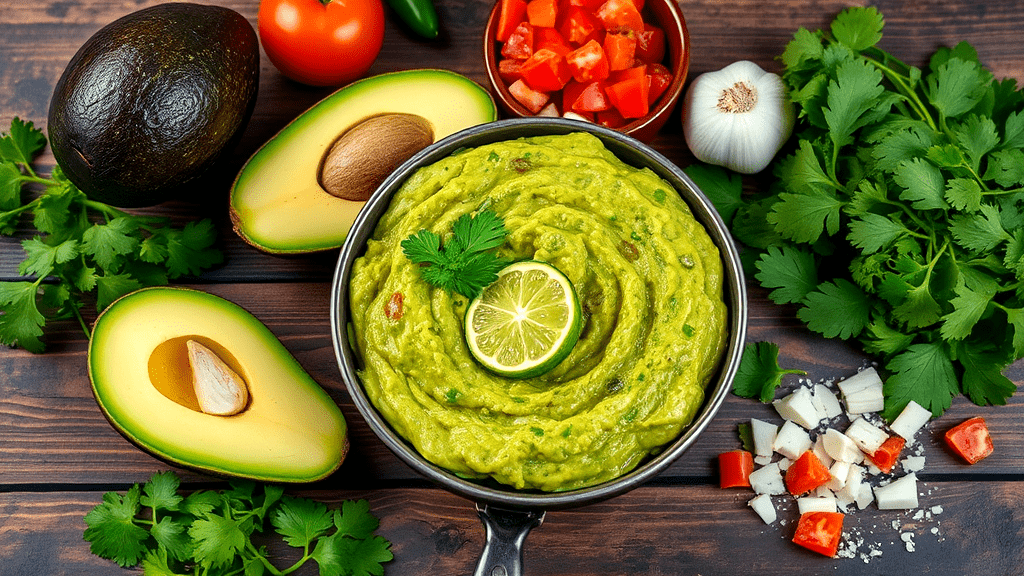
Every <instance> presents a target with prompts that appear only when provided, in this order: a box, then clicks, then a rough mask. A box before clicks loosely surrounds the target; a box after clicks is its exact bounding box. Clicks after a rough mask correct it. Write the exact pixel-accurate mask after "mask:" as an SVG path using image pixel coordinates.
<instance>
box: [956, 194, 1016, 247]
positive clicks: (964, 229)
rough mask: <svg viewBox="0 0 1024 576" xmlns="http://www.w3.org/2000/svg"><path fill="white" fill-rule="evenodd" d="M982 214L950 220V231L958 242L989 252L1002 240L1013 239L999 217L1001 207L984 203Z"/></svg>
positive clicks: (981, 208) (981, 209) (961, 216)
mask: <svg viewBox="0 0 1024 576" xmlns="http://www.w3.org/2000/svg"><path fill="white" fill-rule="evenodd" d="M979 208H980V211H981V213H980V214H969V215H960V216H954V217H953V218H952V219H951V220H950V224H949V232H950V234H952V236H953V239H954V240H956V242H957V244H959V245H961V246H963V247H964V248H967V249H968V250H974V251H976V252H988V251H991V250H992V249H994V248H995V247H996V246H998V245H999V244H1001V243H1002V242H1007V241H1011V240H1013V237H1012V236H1010V233H1009V232H1007V231H1006V229H1004V228H1003V224H1002V222H1001V221H1000V218H999V207H998V206H992V205H991V204H984V205H982V206H980V207H979Z"/></svg>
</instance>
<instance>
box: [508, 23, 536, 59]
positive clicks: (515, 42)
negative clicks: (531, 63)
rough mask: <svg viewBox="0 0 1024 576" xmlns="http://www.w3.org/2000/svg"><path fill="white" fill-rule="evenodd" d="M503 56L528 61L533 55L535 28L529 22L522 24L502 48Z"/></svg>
mask: <svg viewBox="0 0 1024 576" xmlns="http://www.w3.org/2000/svg"><path fill="white" fill-rule="evenodd" d="M501 55H502V56H504V57H506V58H515V59H517V60H526V59H527V58H529V57H530V56H532V55H533V26H531V25H530V23H529V22H520V23H519V25H518V26H516V29H515V31H514V32H512V34H511V35H510V36H509V37H508V41H506V42H505V44H504V45H502V47H501Z"/></svg>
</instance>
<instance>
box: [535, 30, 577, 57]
mask: <svg viewBox="0 0 1024 576" xmlns="http://www.w3.org/2000/svg"><path fill="white" fill-rule="evenodd" d="M543 48H547V49H548V50H551V51H552V52H556V53H558V54H561V55H562V56H565V55H566V54H568V53H569V52H572V46H570V45H569V43H568V42H566V41H565V38H564V37H563V36H562V34H561V32H559V31H558V30H555V29H554V28H536V27H535V28H534V29H533V51H534V53H536V52H537V51H538V50H541V49H543Z"/></svg>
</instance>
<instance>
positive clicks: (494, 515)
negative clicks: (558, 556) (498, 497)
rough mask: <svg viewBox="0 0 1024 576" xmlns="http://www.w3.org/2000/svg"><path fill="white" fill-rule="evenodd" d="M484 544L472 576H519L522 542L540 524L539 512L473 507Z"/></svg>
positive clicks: (540, 512)
mask: <svg viewBox="0 0 1024 576" xmlns="http://www.w3.org/2000/svg"><path fill="white" fill-rule="evenodd" d="M476 511H477V514H479V515H480V520H482V521H483V523H484V528H485V529H486V531H487V541H486V542H485V543H484V551H483V554H482V556H481V557H480V562H479V563H477V565H476V572H474V573H473V574H474V576H522V574H523V541H525V540H526V535H527V534H529V533H530V530H532V529H534V528H536V527H537V526H540V524H541V522H543V521H544V512H543V511H530V512H522V511H515V510H505V509H502V508H493V507H491V506H487V505H480V504H477V505H476Z"/></svg>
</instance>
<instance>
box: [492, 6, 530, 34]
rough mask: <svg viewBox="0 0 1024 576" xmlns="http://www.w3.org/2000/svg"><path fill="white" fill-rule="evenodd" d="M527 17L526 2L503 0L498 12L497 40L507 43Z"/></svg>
mask: <svg viewBox="0 0 1024 576" xmlns="http://www.w3.org/2000/svg"><path fill="white" fill-rule="evenodd" d="M525 17H526V0H501V8H500V11H499V12H498V30H497V32H496V33H495V38H497V40H498V42H505V41H506V40H508V38H509V36H511V35H512V33H513V32H515V30H516V26H519V23H520V22H522V21H523V18H525Z"/></svg>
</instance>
